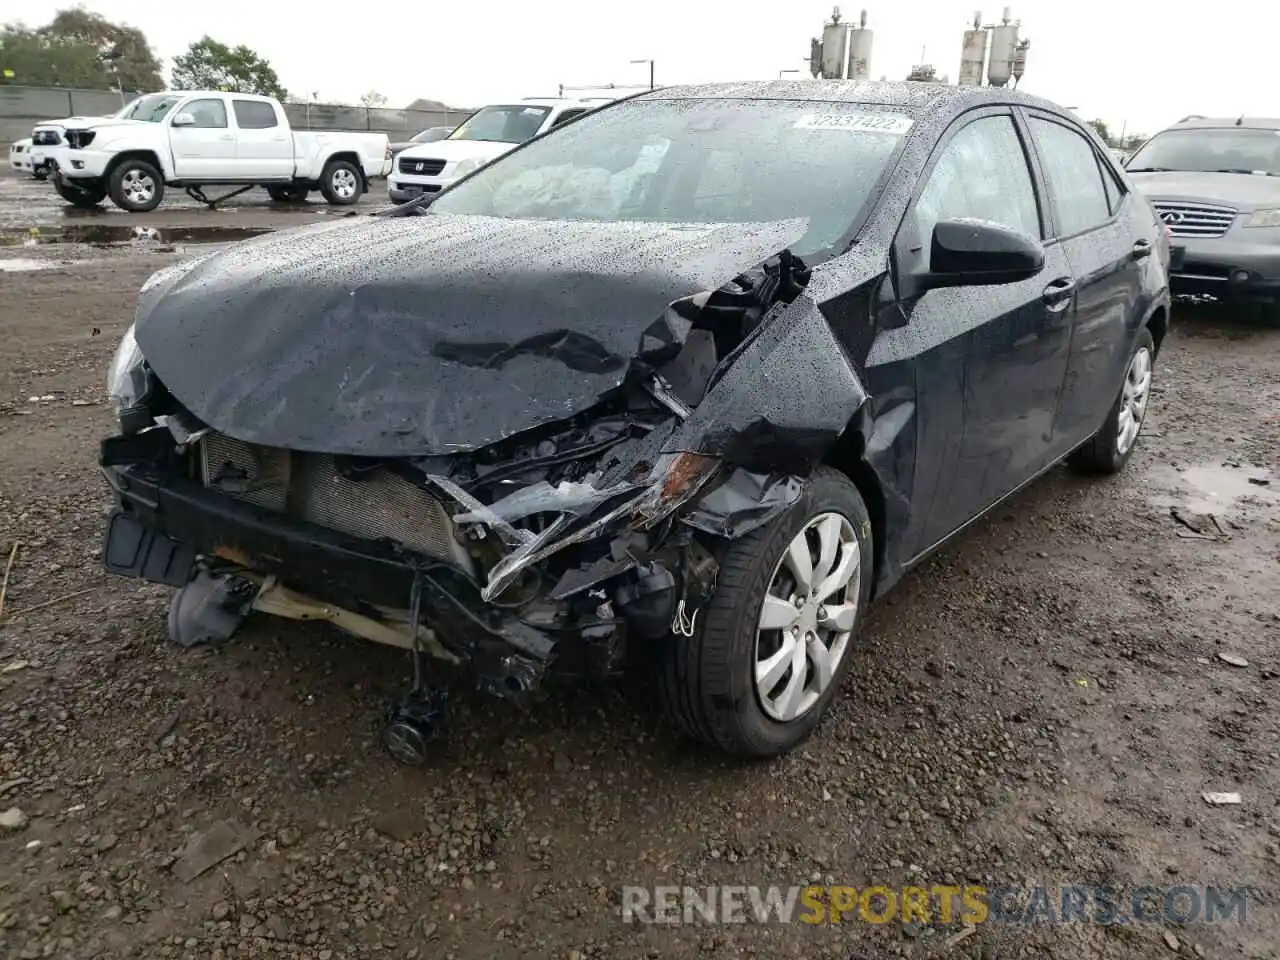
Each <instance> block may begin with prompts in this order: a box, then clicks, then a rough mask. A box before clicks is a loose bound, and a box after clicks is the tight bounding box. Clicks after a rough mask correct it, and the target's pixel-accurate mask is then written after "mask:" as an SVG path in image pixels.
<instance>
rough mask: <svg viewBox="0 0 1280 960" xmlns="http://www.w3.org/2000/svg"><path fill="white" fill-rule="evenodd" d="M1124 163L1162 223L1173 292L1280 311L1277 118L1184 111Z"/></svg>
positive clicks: (1279, 135)
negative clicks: (1171, 250) (1168, 240)
mask: <svg viewBox="0 0 1280 960" xmlns="http://www.w3.org/2000/svg"><path fill="white" fill-rule="evenodd" d="M1126 168H1127V171H1128V173H1129V176H1130V177H1131V178H1132V179H1133V182H1134V183H1135V184H1136V185H1137V187H1138V189H1139V190H1141V191H1142V192H1143V193H1145V194H1146V195H1147V197H1148V198H1150V200H1151V202H1152V205H1153V206H1154V207H1155V209H1156V212H1157V214H1158V215H1159V217H1160V219H1162V220H1163V221H1164V222H1165V223H1166V224H1167V225H1168V227H1169V230H1170V233H1171V237H1172V242H1173V244H1174V246H1175V260H1174V263H1173V270H1172V276H1171V284H1172V287H1173V292H1174V293H1175V294H1188V295H1207V296H1212V297H1215V298H1217V299H1219V300H1224V301H1229V302H1251V303H1256V304H1261V305H1263V307H1264V308H1265V309H1266V310H1267V311H1268V312H1269V313H1271V315H1272V316H1273V317H1280V119H1272V120H1265V119H1250V118H1248V117H1238V118H1230V119H1216V120H1215V119H1211V118H1208V117H1188V118H1187V119H1185V120H1183V121H1182V122H1180V123H1177V124H1175V125H1174V126H1172V127H1170V128H1169V129H1167V130H1163V131H1161V132H1160V133H1158V134H1156V135H1155V136H1154V137H1152V138H1151V139H1150V140H1148V141H1147V142H1146V143H1145V144H1143V145H1142V147H1140V148H1139V149H1138V150H1137V152H1135V153H1134V154H1133V156H1131V157H1130V158H1129V161H1128V163H1127V164H1126ZM1179 248H1180V249H1179Z"/></svg>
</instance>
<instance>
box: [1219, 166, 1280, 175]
mask: <svg viewBox="0 0 1280 960" xmlns="http://www.w3.org/2000/svg"><path fill="white" fill-rule="evenodd" d="M1213 172H1214V173H1245V174H1248V175H1249V176H1251V177H1274V176H1277V174H1274V173H1269V172H1267V171H1266V170H1245V169H1244V168H1243V167H1228V168H1225V169H1222V170H1215V171H1213Z"/></svg>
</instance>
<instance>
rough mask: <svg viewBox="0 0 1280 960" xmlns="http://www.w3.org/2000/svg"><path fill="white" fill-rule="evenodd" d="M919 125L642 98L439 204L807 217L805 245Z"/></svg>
mask: <svg viewBox="0 0 1280 960" xmlns="http://www.w3.org/2000/svg"><path fill="white" fill-rule="evenodd" d="M911 125H912V120H911V118H910V117H907V116H904V115H901V114H897V113H892V112H890V111H888V110H887V109H886V108H884V107H879V106H873V105H859V104H850V103H806V102H802V101H783V100H726V99H709V100H694V99H690V100H662V99H653V100H650V99H642V100H633V101H628V102H626V103H620V104H615V105H613V106H610V107H609V108H608V109H605V110H593V111H590V112H589V113H587V115H585V116H583V117H581V118H579V120H578V121H577V122H575V123H572V124H570V125H568V126H566V127H565V128H564V129H563V130H560V131H557V133H556V135H555V136H553V137H545V138H543V139H540V140H536V141H534V142H532V143H530V144H527V145H526V146H524V147H523V148H521V149H519V150H516V151H514V152H512V153H509V154H507V155H506V156H503V157H501V158H499V159H498V160H496V161H494V162H493V163H491V164H489V165H488V166H487V167H485V168H483V169H482V170H480V171H479V172H478V173H476V174H475V175H473V176H472V177H470V178H468V179H467V180H466V181H465V182H463V183H461V184H459V185H458V186H456V187H454V188H452V189H451V190H449V191H447V192H446V193H444V194H442V195H441V197H440V199H438V200H437V201H436V202H435V204H434V205H433V206H432V207H431V210H432V211H433V212H436V213H452V214H475V215H480V216H490V217H506V218H513V219H571V220H597V221H650V222H653V221H657V222H666V223H759V222H774V221H778V220H790V219H801V220H804V221H806V222H807V224H808V230H807V232H806V233H805V235H804V237H803V238H802V239H801V240H800V241H799V242H798V243H797V244H795V245H794V246H793V248H792V249H793V252H794V253H796V254H798V255H800V256H810V257H812V256H814V255H817V254H819V253H828V252H831V251H832V250H833V248H834V247H835V245H837V243H838V242H839V241H840V240H841V239H842V238H843V237H845V236H846V234H848V232H849V231H850V229H851V228H853V227H854V226H855V224H856V223H857V222H858V221H859V220H860V218H861V216H862V215H863V214H864V206H865V205H867V204H868V202H869V201H870V199H871V197H872V195H873V191H874V190H875V188H876V185H877V184H878V183H879V182H880V178H881V177H882V176H883V175H884V174H885V172H886V171H887V169H888V168H889V166H890V164H891V163H892V162H893V160H894V159H895V156H896V152H897V150H898V148H899V146H900V145H901V143H902V141H903V139H904V138H905V136H906V134H907V132H908V130H909V129H910V127H911Z"/></svg>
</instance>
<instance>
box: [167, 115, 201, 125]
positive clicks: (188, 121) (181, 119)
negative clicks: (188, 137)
mask: <svg viewBox="0 0 1280 960" xmlns="http://www.w3.org/2000/svg"><path fill="white" fill-rule="evenodd" d="M171 125H172V126H175V127H194V126H195V125H196V118H195V117H193V116H192V115H191V114H189V113H180V114H178V115H177V116H176V117H174V118H173V120H172V121H171Z"/></svg>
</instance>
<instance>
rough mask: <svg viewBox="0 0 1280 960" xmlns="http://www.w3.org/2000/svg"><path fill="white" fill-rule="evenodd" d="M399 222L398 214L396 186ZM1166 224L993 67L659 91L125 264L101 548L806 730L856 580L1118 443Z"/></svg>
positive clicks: (343, 620) (1121, 456)
mask: <svg viewBox="0 0 1280 960" xmlns="http://www.w3.org/2000/svg"><path fill="white" fill-rule="evenodd" d="M388 214H389V215H388ZM1164 250H1165V248H1164V233H1163V230H1162V229H1161V227H1160V225H1159V224H1158V223H1157V222H1156V221H1155V219H1154V217H1153V215H1152V213H1151V210H1150V208H1149V206H1148V205H1147V203H1146V201H1145V200H1143V199H1142V198H1141V197H1139V196H1136V195H1134V194H1133V193H1132V192H1131V189H1130V184H1129V182H1128V180H1127V179H1126V178H1125V176H1124V175H1123V174H1122V173H1121V172H1119V170H1118V169H1117V168H1116V166H1115V165H1114V163H1113V161H1112V158H1111V156H1110V155H1109V154H1108V152H1107V150H1106V148H1105V146H1104V145H1103V144H1102V143H1101V142H1100V141H1099V140H1098V139H1097V138H1096V137H1095V136H1094V135H1093V134H1092V133H1091V132H1090V131H1088V130H1087V129H1086V128H1085V127H1082V126H1081V125H1080V124H1079V123H1078V122H1077V121H1076V119H1075V118H1074V117H1072V116H1071V115H1070V114H1069V113H1067V112H1064V111H1063V110H1061V109H1059V108H1058V107H1055V106H1054V105H1053V104H1050V103H1047V102H1045V101H1043V100H1038V99H1034V98H1031V97H1028V96H1026V95H1023V94H1020V93H1017V92H1016V91H1008V90H996V89H972V88H965V87H948V86H941V85H933V84H922V83H900V84H876V83H827V82H817V81H812V82H797V83H783V82H779V83H767V84H732V85H718V86H711V87H699V88H686V89H679V88H673V89H665V90H662V91H655V92H652V93H646V94H644V95H642V96H639V97H636V98H633V99H630V100H626V101H623V102H619V103H615V104H613V105H610V106H606V107H603V108H601V109H600V110H597V111H595V112H592V113H589V114H587V115H585V116H583V117H581V118H579V119H578V120H576V121H574V122H573V123H571V124H567V125H565V126H563V127H561V128H558V129H556V130H554V131H552V132H550V133H547V134H544V135H542V136H539V137H536V138H534V139H533V140H531V141H529V142H528V143H526V144H524V145H523V146H521V147H518V148H517V149H515V150H513V151H512V152H510V153H508V154H506V155H505V156H503V157H502V158H500V159H498V160H495V161H494V162H493V163H491V164H489V165H488V166H485V167H483V168H481V169H480V170H478V171H477V172H475V173H473V174H471V175H469V176H468V177H466V178H465V179H463V180H461V181H459V182H458V183H457V184H456V185H455V186H453V187H451V188H449V189H448V190H446V191H444V192H442V193H441V194H439V195H438V198H437V199H435V202H434V203H432V204H430V205H428V204H427V203H426V202H425V201H413V202H411V203H409V204H405V205H404V206H401V207H396V208H393V209H391V210H390V211H387V212H386V213H384V214H383V215H375V216H369V217H364V218H359V219H354V220H337V221H334V222H332V223H328V224H317V225H313V226H307V227H302V228H300V229H296V230H291V231H287V232H281V233H277V234H274V235H271V236H267V237H261V238H258V239H255V240H250V241H247V242H245V243H242V244H238V245H235V246H231V247H229V248H226V249H224V250H222V251H220V252H216V253H213V254H212V255H209V256H207V257H205V258H203V259H201V260H198V261H194V262H191V263H187V264H182V265H179V266H176V267H173V268H170V269H168V270H166V271H165V272H164V273H162V274H160V275H157V276H155V277H153V278H152V279H151V280H149V281H148V282H147V284H146V285H145V286H144V288H143V290H142V292H141V294H140V298H139V302H138V309H137V320H136V335H135V332H134V331H133V330H131V331H130V332H129V334H128V335H127V336H126V338H125V340H124V342H123V343H122V345H121V348H120V351H119V353H118V354H117V357H116V360H115V364H114V367H113V370H112V373H111V381H110V382H111V387H110V393H111V395H112V398H113V402H114V403H115V404H116V406H117V408H118V409H119V410H120V413H121V417H120V431H119V433H118V435H117V436H114V437H111V438H109V439H107V440H106V441H105V442H104V444H103V448H102V460H101V462H102V466H103V468H104V470H105V472H106V475H107V478H108V479H109V481H110V483H111V486H112V488H113V489H114V491H115V496H116V501H117V510H116V512H115V514H114V515H113V517H112V520H111V524H110V529H109V532H108V534H107V542H106V549H105V552H104V561H105V563H106V566H107V568H108V569H109V570H111V571H112V572H115V573H118V574H123V575H128V576H135V577H143V578H146V579H149V580H153V581H156V582H160V583H168V584H172V585H173V586H175V587H180V588H182V589H181V590H180V592H179V593H177V595H176V597H175V600H174V603H173V607H172V611H171V613H172V617H171V632H172V636H173V639H174V640H175V641H177V642H178V643H180V644H184V645H186V644H190V643H193V642H199V641H204V640H223V639H227V638H229V637H230V636H231V634H232V632H233V631H234V630H235V628H236V626H237V624H238V623H239V622H240V619H241V618H242V617H243V616H244V615H246V614H247V613H248V612H249V611H251V610H257V611H261V612H267V613H273V614H279V615H283V616H287V617H294V618H298V619H314V620H326V621H330V622H332V623H335V624H336V625H338V626H340V627H342V628H344V629H346V630H349V631H351V632H352V633H355V634H358V635H360V636H362V637H365V638H367V639H370V640H374V641H378V642H383V643H388V644H394V645H399V646H403V647H409V648H412V649H413V651H414V654H415V657H414V664H415V667H416V668H417V669H415V677H416V678H417V682H415V686H414V688H413V691H412V692H411V694H410V695H409V696H408V697H407V698H406V699H405V700H404V701H403V702H402V703H401V704H399V706H398V707H397V709H396V712H395V713H394V715H393V719H392V721H391V722H390V723H388V725H387V727H386V730H385V733H384V739H385V742H386V744H387V746H388V747H389V748H390V749H391V750H392V752H393V753H394V754H395V755H396V756H397V757H399V758H400V759H402V760H408V761H413V762H421V761H422V760H423V758H424V754H423V744H424V743H425V739H426V735H427V733H428V732H429V731H430V729H431V724H432V723H433V722H434V719H435V718H436V717H437V716H438V714H439V710H440V709H441V707H442V702H443V701H442V699H441V697H440V695H439V688H437V687H435V686H433V685H428V684H427V683H426V682H425V681H424V680H423V679H422V678H423V677H424V676H425V674H424V673H423V671H422V669H421V668H422V667H423V666H424V664H425V662H426V659H425V658H427V657H428V656H432V657H434V658H435V660H436V661H437V662H439V663H440V664H441V665H442V666H441V670H448V671H452V670H454V669H455V668H458V667H462V668H465V669H466V670H467V671H468V672H470V673H472V674H474V675H477V676H478V678H479V680H480V682H481V683H482V684H483V685H484V686H485V687H486V688H487V689H489V690H491V691H493V692H495V693H498V694H501V695H504V696H512V697H524V696H528V695H529V694H530V693H531V692H532V691H534V690H535V689H536V688H537V687H538V685H539V683H540V682H541V681H542V679H543V677H544V675H546V674H548V673H555V672H557V671H560V672H563V673H564V674H575V675H579V676H581V675H582V674H583V673H594V674H599V675H610V674H614V673H617V672H619V671H621V670H623V669H624V668H625V667H627V666H646V667H648V668H653V669H655V673H656V676H657V677H658V678H659V681H660V682H659V687H660V689H661V690H662V692H663V696H664V698H665V701H666V704H667V707H668V709H669V711H670V713H671V715H672V717H673V718H674V719H675V720H676V722H677V723H678V724H679V725H680V726H681V727H682V728H683V729H685V730H686V731H688V732H689V733H690V734H692V735H694V736H696V737H698V738H700V739H702V740H704V741H706V742H708V743H711V744H714V745H716V746H717V747H719V748H721V749H723V750H725V751H728V752H731V753H733V754H737V755H742V756H770V755H775V754H778V753H781V752H783V751H785V750H788V749H790V748H792V747H794V746H795V745H796V744H797V743H799V742H800V741H801V740H802V739H803V738H804V737H805V736H806V735H808V734H809V732H810V731H812V730H813V728H814V727H815V725H816V724H817V723H818V721H819V719H820V718H821V717H822V716H823V714H824V712H825V711H826V710H827V707H828V706H829V705H830V703H831V700H832V698H833V697H834V696H836V694H837V692H838V691H839V689H840V686H841V680H842V679H843V677H844V676H845V674H846V672H847V671H848V669H849V665H850V663H851V662H852V659H853V658H854V657H856V656H858V655H859V652H858V644H857V629H858V624H859V623H860V622H861V620H862V618H863V614H864V612H865V610H866V608H867V604H868V603H869V602H870V601H871V599H872V598H873V597H876V596H879V595H882V594H883V593H885V592H886V591H887V590H889V589H890V588H891V587H892V586H893V585H894V584H895V583H897V582H898V580H899V579H900V578H901V577H902V575H903V573H904V572H905V571H906V570H908V569H909V568H911V567H912V566H914V565H915V564H917V563H919V562H920V560H921V558H923V557H924V556H926V555H927V554H928V553H929V552H930V551H932V550H933V549H934V548H936V547H937V546H938V545H939V544H941V543H942V542H944V541H945V540H946V539H947V538H948V537H950V536H951V535H953V534H955V533H956V532H957V531H959V530H961V529H963V528H964V527H965V526H966V525H967V524H968V523H970V522H971V521H972V520H973V519H974V518H975V517H978V516H980V515H981V514H982V513H984V512H985V511H987V510H989V509H991V508H992V506H994V505H995V504H997V503H999V502H1001V501H1002V500H1004V499H1005V498H1007V497H1009V496H1010V495H1012V494H1013V493H1014V492H1015V491H1017V490H1019V489H1020V488H1022V487H1023V486H1025V485H1026V484H1028V483H1031V482H1032V481H1033V480H1034V479H1035V478H1036V477H1038V476H1040V475H1041V474H1043V473H1044V472H1045V471H1046V470H1049V469H1050V468H1051V467H1053V466H1054V465H1055V464H1056V463H1058V462H1059V461H1061V460H1064V459H1070V460H1071V461H1072V462H1073V463H1075V464H1076V465H1077V466H1079V467H1081V468H1084V469H1088V470H1092V471H1097V472H1102V473H1114V472H1116V471H1118V470H1120V469H1121V468H1122V467H1123V466H1124V464H1125V462H1126V461H1127V460H1128V459H1129V457H1130V455H1131V454H1132V453H1133V450H1134V445H1135V442H1136V440H1137V437H1138V433H1139V431H1140V429H1141V427H1142V423H1143V418H1144V416H1145V415H1146V411H1147V405H1148V400H1149V398H1150V396H1151V380H1152V375H1153V371H1154V369H1155V368H1154V358H1155V356H1156V353H1157V351H1158V350H1159V349H1160V344H1161V341H1162V340H1163V338H1164V336H1165V331H1166V329H1167V326H1168V318H1169V299H1168V289H1167V278H1166V272H1165V265H1164Z"/></svg>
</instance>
